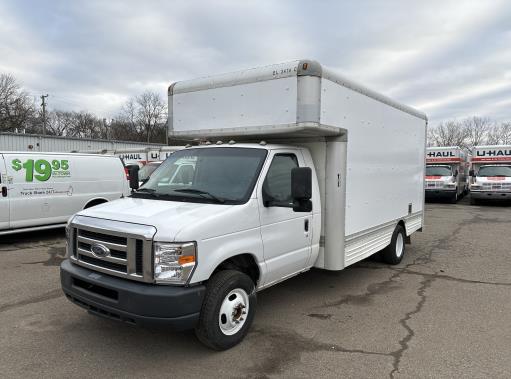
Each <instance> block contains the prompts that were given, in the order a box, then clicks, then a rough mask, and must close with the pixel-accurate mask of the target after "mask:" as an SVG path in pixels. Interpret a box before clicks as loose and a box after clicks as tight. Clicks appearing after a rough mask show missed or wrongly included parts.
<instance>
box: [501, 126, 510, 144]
mask: <svg viewBox="0 0 511 379" xmlns="http://www.w3.org/2000/svg"><path fill="white" fill-rule="evenodd" d="M499 129H500V143H501V144H503V145H511V122H503V123H501V124H500V125H499Z"/></svg>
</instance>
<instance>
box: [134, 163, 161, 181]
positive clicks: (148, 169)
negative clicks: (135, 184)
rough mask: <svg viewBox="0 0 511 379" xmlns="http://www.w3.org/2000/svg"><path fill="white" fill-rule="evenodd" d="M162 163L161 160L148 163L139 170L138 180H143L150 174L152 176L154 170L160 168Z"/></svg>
mask: <svg viewBox="0 0 511 379" xmlns="http://www.w3.org/2000/svg"><path fill="white" fill-rule="evenodd" d="M160 164H161V162H158V163H148V164H146V165H145V166H144V167H142V168H141V169H140V170H139V171H138V180H139V181H141V182H143V181H144V180H146V179H147V178H149V176H151V174H152V173H153V172H154V170H156V169H157V168H158V166H159V165H160Z"/></svg>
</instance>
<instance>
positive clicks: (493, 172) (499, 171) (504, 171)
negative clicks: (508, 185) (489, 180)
mask: <svg viewBox="0 0 511 379" xmlns="http://www.w3.org/2000/svg"><path fill="white" fill-rule="evenodd" d="M477 176H485V177H486V176H511V166H483V167H481V168H480V169H479V172H478V174H477Z"/></svg>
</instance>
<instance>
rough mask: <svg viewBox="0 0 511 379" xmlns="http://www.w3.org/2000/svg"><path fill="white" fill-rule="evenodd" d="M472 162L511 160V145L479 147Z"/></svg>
mask: <svg viewBox="0 0 511 379" xmlns="http://www.w3.org/2000/svg"><path fill="white" fill-rule="evenodd" d="M472 162H511V147H507V146H506V147H505V148H489V149H477V148H476V151H475V155H474V157H473V158H472Z"/></svg>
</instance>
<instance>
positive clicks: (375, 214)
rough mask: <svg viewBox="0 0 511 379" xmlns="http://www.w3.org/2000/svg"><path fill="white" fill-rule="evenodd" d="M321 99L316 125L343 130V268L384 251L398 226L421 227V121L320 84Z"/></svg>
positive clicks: (354, 93)
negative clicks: (344, 137) (344, 221)
mask: <svg viewBox="0 0 511 379" xmlns="http://www.w3.org/2000/svg"><path fill="white" fill-rule="evenodd" d="M322 94H323V97H322V101H321V122H322V123H324V124H328V125H339V126H340V127H342V128H345V129H347V130H348V133H347V173H346V223H345V231H346V265H348V264H351V263H354V262H355V261H357V260H360V259H362V258H364V257H366V256H369V255H371V254H373V253H374V252H376V251H378V250H380V249H381V248H383V247H385V246H386V245H387V244H388V243H389V242H390V238H391V235H392V231H393V230H394V227H395V225H396V223H397V221H398V220H401V219H405V218H406V219H408V220H409V221H408V222H407V223H406V229H407V230H406V231H407V234H411V233H412V232H413V231H415V230H417V229H418V228H420V227H421V224H422V211H423V203H424V191H423V188H424V154H425V149H424V146H425V128H426V120H424V119H422V118H419V117H417V116H415V115H412V114H410V113H408V112H404V111H402V110H400V109H397V108H395V107H393V106H390V105H387V104H385V103H383V102H381V101H378V100H375V99H373V98H371V97H368V96H366V95H364V94H362V93H360V92H357V91H354V90H351V89H349V88H347V87H344V86H341V85H339V84H337V83H334V82H332V81H330V80H327V79H324V78H323V80H322ZM327 211H330V208H328V210H327ZM368 236H369V238H368Z"/></svg>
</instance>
